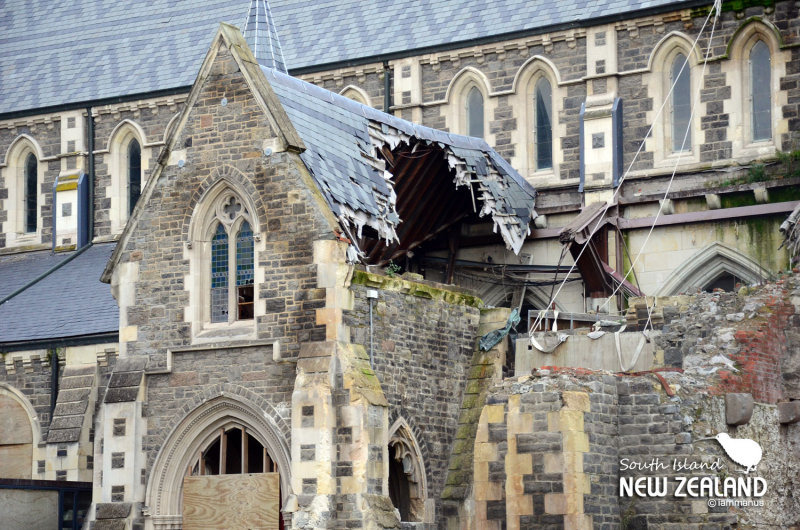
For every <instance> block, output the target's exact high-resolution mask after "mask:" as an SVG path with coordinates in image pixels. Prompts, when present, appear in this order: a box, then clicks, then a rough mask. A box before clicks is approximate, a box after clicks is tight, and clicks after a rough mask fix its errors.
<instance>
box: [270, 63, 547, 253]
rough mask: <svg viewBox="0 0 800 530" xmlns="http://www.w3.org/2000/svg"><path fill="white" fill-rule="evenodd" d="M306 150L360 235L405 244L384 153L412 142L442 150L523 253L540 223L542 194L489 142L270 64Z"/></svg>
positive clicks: (317, 176)
mask: <svg viewBox="0 0 800 530" xmlns="http://www.w3.org/2000/svg"><path fill="white" fill-rule="evenodd" d="M262 70H263V71H264V74H265V76H266V77H267V80H268V81H269V82H270V84H271V85H272V88H273V89H274V90H275V93H276V94H277V95H278V98H279V99H280V101H281V104H282V105H283V107H284V108H285V109H286V113H287V114H288V116H289V119H290V120H291V122H292V124H293V125H294V127H295V129H296V130H297V133H298V134H299V135H300V137H301V138H302V139H303V142H304V143H305V145H306V148H307V149H306V150H305V151H304V152H303V153H301V154H300V157H301V159H302V160H303V162H304V163H305V165H306V167H307V168H308V170H309V172H310V173H311V175H312V176H313V178H314V180H315V181H316V182H317V184H318V185H319V187H320V189H321V191H322V194H323V195H324V196H325V199H326V200H327V202H328V204H329V206H330V208H331V210H332V211H333V213H334V215H336V217H338V218H339V220H340V222H341V223H342V224H343V225H344V226H345V227H346V228H347V229H348V230H350V229H354V230H355V232H356V234H357V235H358V236H359V237H360V236H361V234H362V229H363V227H364V226H368V227H371V228H372V229H374V230H375V231H376V232H377V233H378V235H379V237H380V238H381V239H383V240H385V241H386V243H387V244H388V243H390V242H393V241H398V236H397V231H396V228H397V226H398V224H399V223H401V222H402V221H403V220H402V219H400V217H399V215H398V213H397V209H396V206H397V195H396V193H395V188H394V183H393V181H392V178H393V175H392V173H390V172H389V171H387V170H386V169H385V163H384V161H383V160H380V159H379V156H378V153H379V152H380V151H381V149H382V148H383V147H387V148H388V149H390V150H391V149H394V148H395V147H397V146H398V145H399V144H401V143H406V144H408V145H410V144H411V143H412V140H413V141H415V142H417V143H419V142H422V143H424V144H425V145H431V146H434V147H438V148H439V149H440V150H441V151H442V153H443V155H444V156H445V157H446V160H447V164H448V166H449V168H450V169H451V170H452V172H453V173H454V174H455V178H454V182H453V184H454V188H455V189H457V188H459V187H461V186H467V187H468V188H469V189H470V190H471V191H472V193H473V194H474V197H475V202H476V207H480V210H479V212H478V214H479V215H480V216H485V215H490V216H491V218H492V221H493V222H494V231H495V233H497V232H499V233H500V235H501V236H502V238H503V240H504V241H505V244H506V247H507V248H509V249H510V250H512V251H514V252H515V253H518V252H519V251H520V249H521V248H522V244H523V243H524V241H525V238H526V236H527V235H528V234H529V233H530V228H529V223H530V221H531V220H533V219H534V218H536V216H537V214H536V211H535V210H534V200H535V198H536V190H534V189H533V187H532V186H531V185H530V184H528V183H527V182H526V181H525V179H523V178H522V177H521V176H520V175H519V174H518V173H517V172H516V171H515V170H514V169H513V168H512V167H511V166H510V165H509V164H508V162H506V161H505V160H503V158H502V157H501V156H500V155H499V154H497V153H496V152H495V151H494V150H493V149H492V148H491V147H489V145H488V144H487V143H486V142H485V141H483V140H481V139H478V138H471V137H467V136H461V135H456V134H450V133H446V132H443V131H439V130H436V129H431V128H429V127H423V126H420V125H416V124H414V123H411V122H408V121H405V120H402V119H400V118H397V117H395V116H392V115H390V114H386V113H384V112H381V111H379V110H376V109H373V108H372V107H368V106H366V105H362V104H360V103H358V102H356V101H353V100H351V99H348V98H346V97H344V96H341V95H338V94H335V93H333V92H330V91H329V90H326V89H324V88H321V87H318V86H316V85H312V84H310V83H307V82H305V81H301V80H299V79H296V78H293V77H290V76H288V75H286V74H283V73H281V72H278V71H275V70H274V69H271V68H265V67H262Z"/></svg>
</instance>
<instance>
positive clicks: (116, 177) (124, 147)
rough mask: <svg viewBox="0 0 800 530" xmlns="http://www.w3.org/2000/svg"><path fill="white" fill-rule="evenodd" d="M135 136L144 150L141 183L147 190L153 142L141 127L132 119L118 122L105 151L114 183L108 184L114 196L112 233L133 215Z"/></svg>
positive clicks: (120, 230) (110, 217) (108, 191)
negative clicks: (132, 149) (130, 166)
mask: <svg viewBox="0 0 800 530" xmlns="http://www.w3.org/2000/svg"><path fill="white" fill-rule="evenodd" d="M132 140H136V141H137V142H139V148H140V153H141V172H142V175H141V184H140V186H141V187H140V189H141V190H144V186H145V184H146V182H147V174H148V172H149V169H150V167H151V162H152V161H151V158H152V156H151V154H152V153H151V149H149V147H150V146H151V144H148V143H147V137H146V136H145V134H144V130H143V129H142V127H141V126H140V125H139V124H137V123H136V122H134V121H132V120H127V119H126V120H123V121H121V122H120V123H118V124H117V126H116V127H115V128H114V130H113V131H112V133H111V135H110V136H109V140H108V146H107V149H106V152H107V153H108V156H109V159H108V172H109V175H110V177H111V186H110V187H109V188H106V198H109V199H111V207H110V210H109V220H110V221H111V233H112V234H119V233H121V232H122V230H123V229H124V228H125V224H126V223H127V222H128V218H129V217H130V215H129V212H128V194H129V193H130V190H129V183H128V148H129V146H130V143H131V141H132Z"/></svg>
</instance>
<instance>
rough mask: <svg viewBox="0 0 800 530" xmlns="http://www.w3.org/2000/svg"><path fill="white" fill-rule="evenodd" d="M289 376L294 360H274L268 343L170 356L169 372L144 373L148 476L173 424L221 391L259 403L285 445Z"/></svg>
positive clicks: (293, 373)
mask: <svg viewBox="0 0 800 530" xmlns="http://www.w3.org/2000/svg"><path fill="white" fill-rule="evenodd" d="M294 377H295V364H294V363H293V362H275V361H274V360H273V358H272V348H271V347H270V346H253V347H242V348H223V349H209V350H199V351H191V352H183V353H176V354H174V356H173V365H172V371H171V373H168V374H159V375H148V376H147V393H148V400H147V404H146V406H145V407H144V410H143V415H144V416H145V417H146V418H147V427H148V434H147V436H146V437H145V441H144V450H145V452H146V454H147V467H146V469H147V470H148V476H147V478H149V471H150V469H152V464H153V461H154V460H155V457H156V454H157V453H158V450H159V449H160V448H161V447H162V445H163V443H164V441H165V440H166V438H167V435H168V434H169V433H170V431H171V430H172V429H173V428H174V427H175V425H177V424H178V422H180V421H181V420H182V419H183V417H184V416H185V415H186V414H188V413H189V412H191V411H192V410H194V409H195V408H197V407H198V406H200V405H201V404H202V403H203V402H204V401H207V400H209V399H210V398H212V397H217V396H219V395H221V394H222V393H228V394H229V395H230V394H233V395H239V396H242V397H244V398H246V399H247V400H249V401H251V402H255V403H257V404H259V405H261V408H262V409H263V410H264V411H265V413H266V414H268V415H269V416H270V417H271V418H272V419H273V420H275V423H276V425H278V427H279V428H280V429H281V432H280V435H281V436H283V437H284V438H285V439H286V443H287V446H288V444H289V439H290V424H289V421H290V412H291V399H292V390H293V389H294Z"/></svg>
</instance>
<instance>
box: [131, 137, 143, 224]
mask: <svg viewBox="0 0 800 530" xmlns="http://www.w3.org/2000/svg"><path fill="white" fill-rule="evenodd" d="M141 193H142V148H141V146H140V145H139V142H138V141H136V140H131V142H130V143H129V144H128V214H129V215H130V214H131V213H133V208H134V207H135V206H136V201H138V200H139V195H141Z"/></svg>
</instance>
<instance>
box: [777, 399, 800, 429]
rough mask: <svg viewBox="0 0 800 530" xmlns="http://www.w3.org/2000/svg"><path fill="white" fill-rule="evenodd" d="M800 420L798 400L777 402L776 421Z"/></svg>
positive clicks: (792, 421) (794, 421) (793, 421)
mask: <svg viewBox="0 0 800 530" xmlns="http://www.w3.org/2000/svg"><path fill="white" fill-rule="evenodd" d="M798 421H800V401H790V402H787V403H778V422H780V423H783V424H786V423H797V422H798Z"/></svg>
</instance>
